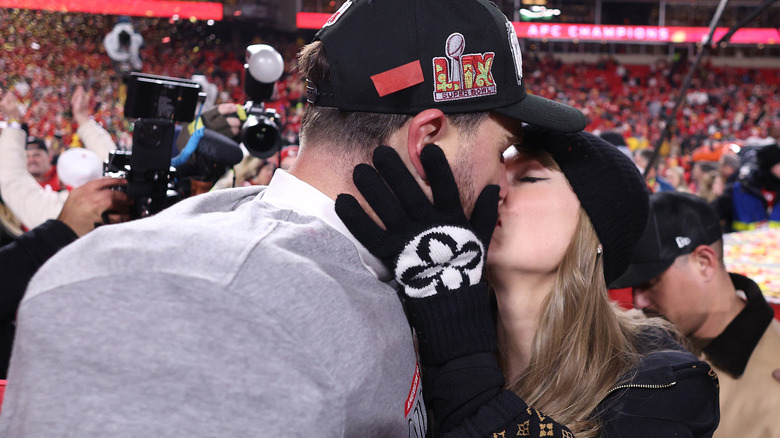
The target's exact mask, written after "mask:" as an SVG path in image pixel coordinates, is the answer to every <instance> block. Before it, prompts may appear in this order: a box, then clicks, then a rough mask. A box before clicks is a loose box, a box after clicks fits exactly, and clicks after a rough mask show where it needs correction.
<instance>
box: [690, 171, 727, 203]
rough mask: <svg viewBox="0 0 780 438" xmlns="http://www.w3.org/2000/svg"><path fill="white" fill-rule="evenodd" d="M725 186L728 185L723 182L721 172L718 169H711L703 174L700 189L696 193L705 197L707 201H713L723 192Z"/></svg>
mask: <svg viewBox="0 0 780 438" xmlns="http://www.w3.org/2000/svg"><path fill="white" fill-rule="evenodd" d="M725 187H726V185H725V183H724V182H723V178H722V176H721V174H720V172H718V171H717V170H710V171H709V172H707V173H705V174H704V176H702V178H701V184H700V185H699V191H698V192H696V194H697V195H698V196H701V197H702V198H704V199H705V200H706V201H707V202H712V201H714V200H715V199H716V198H717V197H718V196H720V195H722V194H723V191H724V189H725Z"/></svg>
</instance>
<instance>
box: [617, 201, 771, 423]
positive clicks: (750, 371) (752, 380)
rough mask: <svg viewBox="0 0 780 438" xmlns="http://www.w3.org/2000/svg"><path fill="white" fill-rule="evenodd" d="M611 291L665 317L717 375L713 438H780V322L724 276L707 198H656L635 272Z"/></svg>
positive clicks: (754, 290) (746, 282)
mask: <svg viewBox="0 0 780 438" xmlns="http://www.w3.org/2000/svg"><path fill="white" fill-rule="evenodd" d="M611 287H613V288H623V287H632V288H633V296H634V307H636V308H638V309H642V310H643V311H645V312H646V313H648V314H660V315H663V316H665V317H666V318H667V319H668V320H669V321H671V322H672V323H673V324H675V325H676V326H677V328H678V329H679V330H680V331H681V332H682V333H683V335H685V336H686V337H688V338H689V339H690V340H691V341H692V344H693V346H694V349H695V350H696V351H697V352H700V353H701V354H702V355H703V357H704V359H705V360H707V361H708V362H709V363H710V364H712V366H713V368H714V369H715V370H716V371H717V373H718V377H719V379H720V407H721V419H720V425H719V426H718V429H717V430H716V432H715V435H714V436H715V437H724V438H725V437H737V436H740V437H742V436H744V437H759V436H760V437H777V436H780V435H778V429H777V418H776V417H775V416H776V415H777V408H778V406H780V383H778V382H776V381H775V380H774V379H773V372H776V371H775V370H776V369H777V368H778V366H780V323H778V321H777V320H775V319H774V311H773V309H772V307H771V306H769V305H768V304H767V302H766V300H765V299H764V297H763V295H762V293H761V290H760V289H759V287H758V285H756V283H755V282H753V281H752V280H750V279H749V278H747V277H745V276H742V275H739V274H733V273H729V272H727V271H726V266H725V265H724V263H723V238H722V234H721V229H720V223H719V220H718V216H717V215H716V214H715V212H714V211H713V210H712V208H711V207H710V206H709V205H708V204H707V202H706V201H705V200H704V199H702V198H700V197H698V196H695V195H691V194H687V193H680V192H659V193H655V194H653V195H652V196H651V197H650V217H649V218H648V225H647V228H646V229H645V231H644V234H643V235H642V238H641V239H640V241H639V244H638V245H637V247H636V249H635V250H634V254H633V256H632V259H631V265H630V266H629V268H628V270H627V271H626V273H625V274H624V275H623V276H621V277H620V278H618V279H617V280H616V281H615V282H613V284H612V285H611Z"/></svg>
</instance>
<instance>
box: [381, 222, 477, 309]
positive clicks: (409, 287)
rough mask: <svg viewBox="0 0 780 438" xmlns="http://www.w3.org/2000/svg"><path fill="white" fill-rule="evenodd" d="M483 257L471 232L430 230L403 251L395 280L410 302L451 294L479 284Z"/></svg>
mask: <svg viewBox="0 0 780 438" xmlns="http://www.w3.org/2000/svg"><path fill="white" fill-rule="evenodd" d="M484 253H485V250H484V247H483V246H482V243H481V242H480V240H479V239H478V238H477V236H476V235H475V234H474V233H473V232H472V231H471V230H467V229H465V228H461V227H453V226H439V227H434V228H431V229H428V230H426V231H425V232H423V233H422V234H419V235H417V236H416V237H415V238H414V240H412V241H411V242H409V243H408V244H407V245H406V246H405V247H404V249H403V251H402V252H401V254H400V255H399V257H398V263H397V264H396V269H395V278H397V279H398V282H399V283H401V285H403V286H404V287H405V288H406V294H407V295H408V296H410V297H413V298H424V297H429V296H431V295H435V294H436V293H438V292H446V291H455V290H458V289H459V288H461V287H463V286H470V285H474V284H476V283H478V282H479V281H480V279H481V278H482V265H483V258H484V257H483V255H484ZM464 283H465V284H464Z"/></svg>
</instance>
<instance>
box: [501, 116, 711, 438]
mask: <svg viewBox="0 0 780 438" xmlns="http://www.w3.org/2000/svg"><path fill="white" fill-rule="evenodd" d="M512 149H514V150H510V151H508V153H507V154H505V157H506V169H507V179H508V182H509V188H508V193H507V195H506V197H505V198H504V199H503V201H502V202H501V203H500V205H499V207H498V212H499V218H498V223H497V226H496V229H495V231H494V233H493V236H492V241H491V244H490V251H489V253H488V258H487V265H488V274H487V277H488V281H489V283H490V285H491V287H492V289H493V292H494V293H495V297H496V300H497V303H498V312H497V325H496V327H497V335H498V348H499V355H498V358H499V362H500V363H501V368H502V370H503V372H504V376H505V377H506V379H507V382H508V387H509V388H511V389H512V390H513V391H515V392H516V393H517V394H518V395H520V396H521V397H522V398H523V399H524V400H525V401H526V402H527V403H528V404H530V405H532V406H534V407H535V408H537V409H539V410H541V411H543V412H545V413H546V414H548V415H550V416H551V417H552V418H555V419H556V420H557V421H558V422H561V423H563V424H566V425H567V426H568V427H569V428H570V429H571V430H572V431H573V432H575V433H576V436H577V437H580V436H583V437H584V436H620V437H625V436H710V435H711V434H712V432H713V430H714V428H715V426H716V425H717V421H718V397H717V381H716V380H715V381H713V379H712V378H711V377H710V376H709V375H708V371H709V367H708V366H707V365H706V364H705V363H703V362H700V361H698V360H697V359H696V358H695V357H694V356H693V355H692V354H690V353H688V352H687V351H685V350H684V349H683V348H682V347H681V346H680V345H679V344H677V343H676V342H675V341H674V340H673V339H672V337H671V336H670V334H669V333H670V332H672V330H671V329H670V326H669V325H668V324H666V323H665V322H664V321H662V320H660V319H658V318H652V319H647V318H645V317H643V316H642V315H641V314H640V313H639V312H638V311H629V312H626V311H623V310H621V309H618V308H617V306H616V305H615V304H614V303H613V302H611V300H610V299H609V297H608V294H607V285H608V284H609V283H610V282H611V281H613V280H614V279H615V278H617V277H618V276H619V275H620V274H621V273H622V272H624V271H625V269H626V268H627V267H628V263H629V260H630V258H631V254H632V251H633V248H634V246H635V245H636V243H637V241H638V239H639V237H640V236H641V234H642V231H643V230H644V226H645V223H646V221H647V215H648V195H647V192H646V189H645V186H644V184H643V181H642V178H641V175H640V174H639V172H638V171H637V169H636V166H634V164H633V163H632V162H631V161H630V160H629V159H628V158H627V157H625V156H624V155H623V154H622V153H621V152H620V151H619V150H618V149H617V148H615V147H614V146H612V145H611V144H608V143H606V142H604V141H603V140H602V139H600V138H598V137H596V136H594V135H591V134H589V133H585V132H583V133H578V134H560V133H553V132H550V131H545V130H542V129H537V128H528V129H526V131H525V137H524V140H523V146H522V147H520V148H512ZM671 370H674V371H671Z"/></svg>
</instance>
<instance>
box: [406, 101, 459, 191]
mask: <svg viewBox="0 0 780 438" xmlns="http://www.w3.org/2000/svg"><path fill="white" fill-rule="evenodd" d="M452 129H453V126H452V125H451V124H450V121H449V119H448V118H447V116H446V115H444V113H443V112H441V110H438V109H427V110H425V111H423V112H421V113H419V114H417V115H416V116H414V117H413V118H412V120H411V122H410V123H409V132H408V137H407V139H406V147H407V152H408V153H409V159H411V160H412V165H413V166H414V168H415V170H417V173H418V174H419V175H420V177H421V178H422V179H423V180H426V181H427V180H428V178H427V177H426V175H425V170H424V169H423V166H422V163H421V162H420V153H421V152H422V150H423V148H424V147H425V145H427V144H429V143H436V144H438V145H439V146H440V147H441V144H440V142H441V140H443V139H444V138H445V137H446V136H447V135H449V134H450V131H451V130H452Z"/></svg>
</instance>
